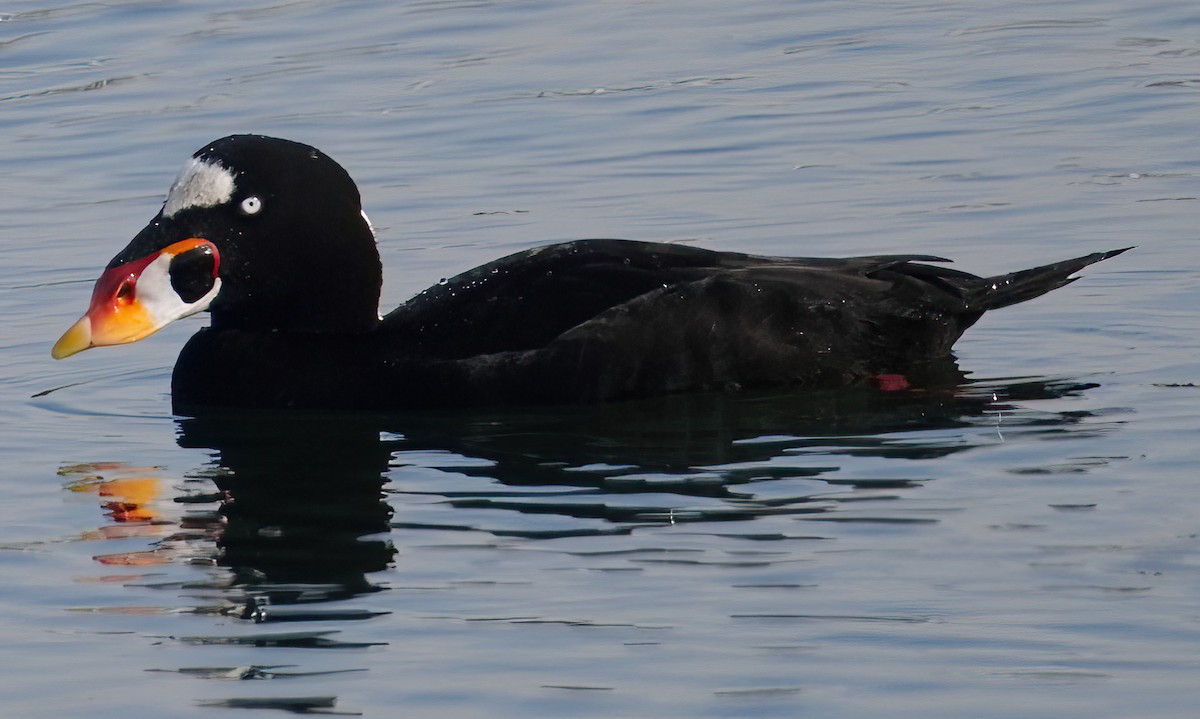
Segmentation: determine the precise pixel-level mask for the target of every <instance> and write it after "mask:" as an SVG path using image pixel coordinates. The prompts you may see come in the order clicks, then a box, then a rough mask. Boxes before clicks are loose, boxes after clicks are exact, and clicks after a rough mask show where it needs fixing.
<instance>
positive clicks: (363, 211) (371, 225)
mask: <svg viewBox="0 0 1200 719" xmlns="http://www.w3.org/2000/svg"><path fill="white" fill-rule="evenodd" d="M358 214H360V215H362V218H363V222H366V223H367V229H368V230H370V231H371V237H374V238H375V241H376V242H379V235H377V234H375V225H373V224H371V218H370V217H367V211H366V210H359V211H358Z"/></svg>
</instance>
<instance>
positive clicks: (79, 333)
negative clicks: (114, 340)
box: [50, 316, 92, 359]
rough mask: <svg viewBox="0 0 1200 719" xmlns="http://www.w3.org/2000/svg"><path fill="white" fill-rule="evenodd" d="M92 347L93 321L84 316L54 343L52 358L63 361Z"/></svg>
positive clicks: (51, 350) (51, 351) (51, 352)
mask: <svg viewBox="0 0 1200 719" xmlns="http://www.w3.org/2000/svg"><path fill="white" fill-rule="evenodd" d="M91 346H92V321H91V320H90V319H89V318H88V317H86V316H84V317H80V318H79V321H78V322H76V323H75V324H73V325H71V328H70V329H68V330H67V331H66V332H64V333H63V336H62V337H59V338H58V341H57V342H55V343H54V347H52V348H51V349H50V356H51V357H53V358H54V359H63V358H64V357H70V356H71V355H73V354H75V353H77V352H82V351H84V350H85V349H87V348H89V347H91Z"/></svg>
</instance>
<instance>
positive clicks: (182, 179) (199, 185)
mask: <svg viewBox="0 0 1200 719" xmlns="http://www.w3.org/2000/svg"><path fill="white" fill-rule="evenodd" d="M232 197H233V173H232V172H230V171H229V170H227V169H225V168H224V167H222V166H221V165H220V163H217V162H210V161H208V160H200V159H197V158H194V157H193V158H192V159H191V161H190V162H188V164H187V165H185V166H184V168H183V171H182V172H180V173H179V177H177V178H175V183H174V184H172V185H171V191H170V192H168V193H167V201H166V204H164V205H163V210H162V213H163V217H170V216H172V215H174V214H175V213H177V212H180V211H181V210H186V209H188V208H189V207H213V206H215V205H219V204H221V203H223V202H229V200H230V199H231V198H232Z"/></svg>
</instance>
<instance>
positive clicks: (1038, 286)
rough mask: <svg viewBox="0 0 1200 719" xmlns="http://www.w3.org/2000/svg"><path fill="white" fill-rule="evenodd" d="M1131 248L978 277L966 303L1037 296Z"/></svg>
mask: <svg viewBox="0 0 1200 719" xmlns="http://www.w3.org/2000/svg"><path fill="white" fill-rule="evenodd" d="M1132 249H1133V248H1132V247H1122V248H1121V249H1119V250H1109V251H1108V252H1096V253H1094V254H1091V255H1085V256H1083V257H1076V258H1075V259H1073V260H1063V261H1062V262H1055V263H1054V264H1052V265H1042V266H1041V267H1034V268H1032V269H1028V270H1021V271H1019V272H1012V273H1010V274H1007V275H997V276H996V277H985V278H982V279H980V280H979V281H978V283H977V284H974V286H973V287H971V288H970V289H969V290H968V291H967V295H968V304H970V305H973V306H975V307H978V308H979V309H981V310H984V311H986V310H995V309H999V308H1001V307H1008V306H1009V305H1015V304H1017V303H1018V302H1024V301H1025V300H1031V299H1033V298H1034V297H1040V296H1041V295H1044V294H1046V293H1047V292H1049V291H1050V290H1055V289H1058V288H1059V287H1062V286H1063V285H1069V284H1071V283H1072V282H1074V281H1075V280H1077V279H1079V278H1078V277H1075V276H1074V275H1075V273H1076V272H1078V271H1080V270H1082V269H1083V268H1084V267H1087V266H1088V265H1092V264H1095V263H1097V262H1100V261H1101V260H1107V259H1108V258H1110V257H1116V256H1117V255H1119V254H1121V253H1122V252H1125V251H1127V250H1132Z"/></svg>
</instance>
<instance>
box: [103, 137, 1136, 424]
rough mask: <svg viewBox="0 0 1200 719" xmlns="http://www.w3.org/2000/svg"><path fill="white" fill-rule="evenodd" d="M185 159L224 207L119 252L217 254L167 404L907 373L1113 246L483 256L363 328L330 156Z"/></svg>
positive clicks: (632, 391)
mask: <svg viewBox="0 0 1200 719" xmlns="http://www.w3.org/2000/svg"><path fill="white" fill-rule="evenodd" d="M196 157H197V158H201V159H203V160H205V161H208V162H213V163H219V165H220V166H222V167H225V168H228V169H229V170H230V171H231V172H233V174H234V176H235V178H236V179H235V188H234V193H233V196H232V197H231V198H230V200H229V201H228V202H226V203H223V204H217V205H215V206H203V207H199V206H198V207H191V208H185V209H183V210H182V211H179V212H176V213H174V214H173V215H172V216H171V217H169V218H166V217H163V216H162V215H160V216H159V217H157V218H155V220H154V221H153V222H152V223H151V225H150V226H149V227H147V228H146V230H144V231H143V232H142V233H141V234H140V235H139V236H138V237H137V238H136V239H135V240H134V242H133V243H131V245H130V246H129V247H128V248H126V250H125V251H124V252H123V253H122V254H121V255H119V256H118V258H117V260H114V264H115V263H117V262H118V260H119V261H121V262H127V261H129V260H130V259H132V258H135V257H139V256H144V255H147V254H148V253H151V252H153V251H155V250H158V249H161V248H163V247H166V246H167V245H169V244H170V243H172V242H177V241H179V240H180V239H183V238H187V237H200V238H203V239H205V240H207V241H209V242H211V243H213V244H214V245H215V246H216V247H217V248H218V249H219V252H220V270H219V274H220V279H221V282H222V286H221V290H220V294H219V295H217V297H216V299H215V300H213V301H212V304H211V306H210V307H209V310H210V312H211V313H212V326H211V327H209V328H206V329H203V330H201V331H200V332H199V333H198V334H196V335H195V336H194V337H193V338H192V339H191V340H190V341H189V342H188V343H187V345H186V347H185V348H184V349H183V352H182V353H181V355H180V357H179V360H178V362H177V364H176V366H175V372H174V376H173V379H172V392H173V396H174V400H175V403H176V407H177V409H179V410H180V411H192V410H195V409H196V408H200V407H207V406H265V407H315V408H355V409H367V408H376V409H388V408H402V407H415V406H459V405H491V404H542V403H576V402H601V401H609V400H617V399H623V398H633V397H644V396H650V395H658V394H667V393H678V392H690V391H700V390H734V389H742V388H754V387H764V386H784V385H791V386H800V387H837V386H847V385H861V384H871V383H873V382H875V381H876V378H878V377H879V376H881V375H885V376H890V375H903V376H904V377H905V378H907V380H906V381H908V382H913V383H918V382H919V381H920V378H921V377H922V373H923V372H924V371H925V370H926V369H927V368H929V367H930V366H932V365H933V364H936V363H939V362H944V361H945V360H946V358H948V357H949V356H950V352H951V347H952V346H953V344H954V342H955V341H956V340H957V339H958V338H959V336H961V335H962V333H963V332H964V331H965V330H966V329H967V328H968V327H970V326H971V325H972V324H973V323H974V322H975V321H976V320H978V319H979V317H980V316H982V315H983V313H984V312H987V311H988V310H992V309H996V308H999V307H1005V306H1008V305H1011V304H1015V303H1017V302H1023V301H1025V300H1028V299H1031V298H1033V297H1037V296H1038V295H1041V294H1043V293H1045V292H1048V291H1050V290H1053V289H1055V288H1057V287H1061V286H1063V285H1065V284H1067V283H1069V282H1071V281H1072V279H1073V277H1072V276H1073V274H1074V273H1075V272H1077V271H1079V270H1080V269H1082V268H1084V267H1086V266H1088V265H1090V264H1092V263H1094V262H1098V261H1100V260H1103V259H1106V258H1108V257H1112V256H1113V255H1115V254H1118V253H1119V252H1122V251H1124V250H1115V251H1112V252H1104V253H1096V254H1091V255H1087V256H1084V257H1079V258H1076V259H1072V260H1067V261H1065V262H1058V263H1055V264H1051V265H1046V266H1043V267H1037V268H1034V269H1030V270H1024V271H1021V272H1015V273H1012V274H1007V275H1001V276H997V277H991V278H981V277H976V276H974V275H970V274H967V273H965V272H960V271H957V270H952V269H948V268H945V267H941V266H936V265H933V264H928V263H931V262H933V263H936V262H944V261H945V260H943V259H941V258H938V257H928V256H923V255H883V256H876V257H857V258H848V259H823V258H821V259H807V258H792V257H760V256H754V255H746V254H740V253H732V252H713V251H710V250H704V249H698V248H694V247H690V246H684V245H677V244H658V243H643V242H631V241H624V240H608V239H600V240H581V241H576V242H569V243H564V244H557V245H550V246H544V247H536V248H533V249H530V250H526V251H523V252H519V253H516V254H513V255H510V256H508V257H505V258H503V259H499V260H496V261H494V262H491V263H488V264H486V265H483V266H481V267H478V268H476V269H473V270H470V271H468V272H466V273H463V274H461V275H459V276H457V277H454V278H452V279H450V280H448V281H445V282H444V283H439V284H436V285H434V286H432V287H430V288H429V289H427V290H425V291H424V292H422V293H420V294H419V295H417V296H416V297H414V298H413V299H411V300H410V301H408V302H406V303H404V304H403V305H401V306H400V307H398V308H396V309H395V310H393V311H392V312H391V313H389V314H388V315H386V316H385V317H383V318H379V317H378V315H377V314H376V306H377V303H378V297H379V288H380V277H381V269H380V262H379V257H378V253H377V250H376V247H375V239H374V237H373V234H372V232H371V229H370V226H369V224H368V223H367V221H366V220H365V218H364V217H363V216H362V215H361V214H360V201H359V195H358V191H357V188H356V187H355V186H354V183H353V181H352V180H351V179H350V177H349V175H348V174H346V172H345V171H344V170H343V169H342V168H341V167H340V166H338V165H337V164H336V163H335V162H333V160H331V159H329V158H328V157H327V156H325V155H324V154H322V153H320V152H318V151H316V150H314V149H313V148H310V147H308V146H305V145H300V144H298V143H292V142H288V141H285V140H278V139H272V138H266V137H261V136H248V135H240V136H232V137H228V138H224V139H222V140H218V141H216V142H214V143H212V144H210V145H208V146H206V147H205V148H204V149H202V150H201V151H200V152H198V153H197V155H196ZM251 194H253V195H254V196H255V197H257V198H261V201H262V203H263V210H262V212H260V213H258V214H256V215H255V216H252V217H245V216H242V215H241V214H239V213H238V212H237V211H236V207H237V203H238V202H239V201H241V200H242V199H243V198H245V197H247V196H249V195H251Z"/></svg>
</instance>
